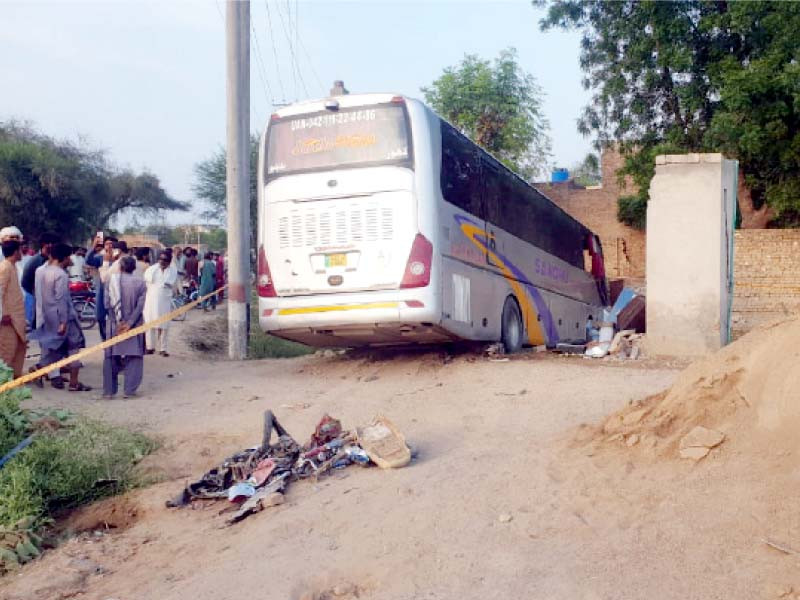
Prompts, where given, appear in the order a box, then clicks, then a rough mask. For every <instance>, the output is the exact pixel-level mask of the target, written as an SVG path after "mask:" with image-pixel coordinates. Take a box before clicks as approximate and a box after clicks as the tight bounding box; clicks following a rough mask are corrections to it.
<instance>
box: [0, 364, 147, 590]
mask: <svg viewBox="0 0 800 600" xmlns="http://www.w3.org/2000/svg"><path fill="white" fill-rule="evenodd" d="M12 377H13V374H12V373H11V370H10V369H8V368H7V367H6V366H5V365H3V363H2V361H0V384H2V383H5V382H6V381H9V380H10V379H11V378H12ZM28 397H30V393H29V391H28V390H27V389H25V388H17V389H16V390H12V391H11V392H4V393H3V394H0V435H1V436H2V437H0V449H2V452H0V456H3V455H5V454H6V452H7V451H8V450H10V449H11V448H13V447H14V446H15V445H16V444H17V443H18V442H19V441H21V440H22V439H24V438H25V437H26V436H28V435H30V434H31V433H33V432H34V431H36V436H35V438H34V440H33V443H32V444H31V445H30V446H28V447H27V448H25V449H24V450H22V451H21V452H19V453H18V454H17V455H16V456H14V457H13V458H12V459H11V460H9V461H8V462H7V463H6V464H5V466H4V467H3V468H2V469H0V575H2V574H4V573H6V572H8V571H10V570H13V569H14V568H16V567H18V566H19V565H20V564H22V563H24V562H26V561H28V560H30V559H32V558H35V557H36V556H38V546H39V545H40V543H41V540H40V538H39V537H38V536H37V532H39V531H40V529H41V527H42V526H43V525H45V524H47V523H48V522H50V521H51V520H52V518H53V517H54V516H55V515H56V514H57V513H58V512H59V511H61V510H63V509H68V508H72V507H76V506H80V505H82V504H86V503H88V502H91V501H93V500H97V499H99V498H103V497H106V496H111V495H113V494H117V493H120V492H123V491H125V490H127V489H129V488H131V487H132V486H134V485H136V484H137V483H138V480H137V477H136V474H135V467H136V465H137V463H138V462H139V461H140V460H141V459H142V458H143V457H144V456H145V455H146V454H148V453H150V452H152V451H153V450H154V449H155V448H156V443H155V442H154V441H153V440H151V439H150V438H148V437H147V436H145V435H144V434H141V433H137V432H134V431H131V430H129V429H126V428H124V427H118V426H115V425H109V424H106V423H101V422H99V421H94V420H90V419H83V418H81V419H66V415H65V414H64V413H63V412H57V411H56V412H53V413H51V414H47V415H45V417H46V418H45V419H42V418H41V416H42V415H40V414H37V413H34V412H32V411H26V410H24V409H22V408H21V406H20V403H21V402H22V400H24V399H26V398H28Z"/></svg>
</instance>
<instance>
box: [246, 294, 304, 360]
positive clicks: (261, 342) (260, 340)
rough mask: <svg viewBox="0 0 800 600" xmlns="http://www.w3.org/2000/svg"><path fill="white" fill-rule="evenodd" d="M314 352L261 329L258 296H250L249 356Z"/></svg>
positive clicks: (287, 356) (276, 356) (261, 356)
mask: <svg viewBox="0 0 800 600" xmlns="http://www.w3.org/2000/svg"><path fill="white" fill-rule="evenodd" d="M312 352H314V348H311V347H310V346H306V345H305V344H298V343H297V342H290V341H289V340H282V339H281V338H278V337H275V336H274V335H270V334H268V333H264V332H263V331H261V327H260V326H259V324H258V296H257V295H256V294H253V296H252V298H250V339H249V340H248V341H247V357H248V358H252V359H258V358H293V357H295V356H305V355H306V354H311V353H312Z"/></svg>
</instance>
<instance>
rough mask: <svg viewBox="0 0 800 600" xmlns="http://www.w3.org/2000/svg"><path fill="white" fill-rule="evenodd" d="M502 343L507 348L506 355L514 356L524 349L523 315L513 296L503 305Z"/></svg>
mask: <svg viewBox="0 0 800 600" xmlns="http://www.w3.org/2000/svg"><path fill="white" fill-rule="evenodd" d="M501 324H502V327H501V341H502V342H503V346H505V349H506V353H508V354H513V353H514V352H519V350H520V348H522V334H523V331H524V327H523V325H522V313H520V310H519V305H518V304H517V301H516V299H515V298H514V297H513V296H509V297H508V298H506V301H505V303H504V304H503V317H502V321H501Z"/></svg>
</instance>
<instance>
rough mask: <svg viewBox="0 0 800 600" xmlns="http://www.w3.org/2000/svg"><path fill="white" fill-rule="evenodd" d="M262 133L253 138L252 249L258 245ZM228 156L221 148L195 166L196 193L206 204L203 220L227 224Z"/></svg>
mask: <svg viewBox="0 0 800 600" xmlns="http://www.w3.org/2000/svg"><path fill="white" fill-rule="evenodd" d="M258 142H259V136H258V134H252V135H251V136H250V247H251V248H255V246H256V233H257V231H258ZM226 161H227V156H226V154H225V148H222V147H220V148H219V149H218V150H217V151H216V152H215V153H214V154H213V155H212V156H210V157H209V158H207V159H206V160H203V161H201V162H199V163H197V164H196V165H195V166H194V175H195V182H194V184H193V185H192V191H194V193H195V194H197V197H198V198H201V199H202V200H204V201H205V202H206V205H207V206H208V209H207V210H206V211H204V212H203V217H204V218H206V219H210V220H212V221H216V222H218V223H224V222H225V219H226V214H227V201H226V198H227V191H226V182H227V167H226Z"/></svg>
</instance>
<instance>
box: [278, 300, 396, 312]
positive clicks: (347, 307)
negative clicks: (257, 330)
mask: <svg viewBox="0 0 800 600" xmlns="http://www.w3.org/2000/svg"><path fill="white" fill-rule="evenodd" d="M398 305H399V302H369V303H366V304H334V305H331V306H308V307H304V308H281V309H278V314H279V315H307V314H310V313H322V312H336V311H340V310H364V309H371V308H397V306H398Z"/></svg>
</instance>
